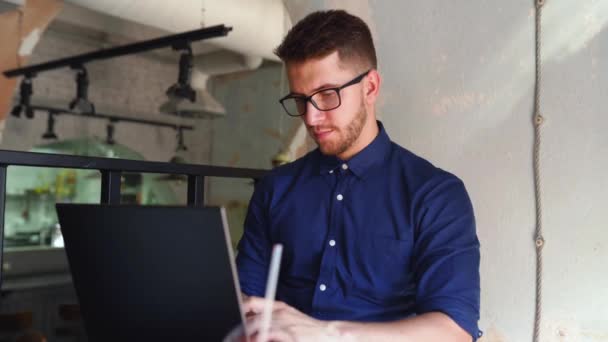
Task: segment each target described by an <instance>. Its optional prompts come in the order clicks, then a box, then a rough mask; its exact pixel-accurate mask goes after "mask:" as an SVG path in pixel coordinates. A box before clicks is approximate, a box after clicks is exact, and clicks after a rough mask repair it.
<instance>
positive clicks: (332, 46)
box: [274, 10, 378, 69]
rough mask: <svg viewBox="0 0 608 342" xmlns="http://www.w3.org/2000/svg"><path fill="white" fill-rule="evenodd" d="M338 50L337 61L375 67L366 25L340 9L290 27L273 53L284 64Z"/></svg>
mask: <svg viewBox="0 0 608 342" xmlns="http://www.w3.org/2000/svg"><path fill="white" fill-rule="evenodd" d="M334 51H338V56H339V57H340V60H341V61H345V62H354V63H356V64H362V65H363V66H364V67H366V68H374V69H375V68H377V67H378V65H377V64H378V62H377V60H376V49H375V48H374V41H373V39H372V34H371V32H370V29H369V27H368V26H367V24H366V23H365V22H364V21H363V20H361V18H359V17H356V16H354V15H352V14H349V13H347V12H346V11H343V10H328V11H317V12H313V13H311V14H309V15H307V16H306V17H305V18H304V19H302V20H300V21H299V22H298V23H297V24H296V25H295V26H293V27H292V28H291V29H290V30H289V32H288V33H287V35H286V36H285V38H284V39H283V42H282V43H281V45H279V46H278V47H277V48H276V49H275V51H274V53H275V54H276V55H277V56H278V57H279V58H280V59H281V60H282V61H283V62H285V63H289V62H303V61H306V60H308V59H311V58H322V57H325V56H328V55H330V54H331V53H333V52H334Z"/></svg>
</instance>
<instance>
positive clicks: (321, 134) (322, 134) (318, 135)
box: [313, 129, 334, 141]
mask: <svg viewBox="0 0 608 342" xmlns="http://www.w3.org/2000/svg"><path fill="white" fill-rule="evenodd" d="M333 131H334V130H333V129H318V130H314V131H313V135H314V137H315V140H317V141H319V140H323V139H326V138H327V137H328V136H329V135H330V134H331V133H332V132H333Z"/></svg>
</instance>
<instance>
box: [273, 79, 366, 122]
mask: <svg viewBox="0 0 608 342" xmlns="http://www.w3.org/2000/svg"><path fill="white" fill-rule="evenodd" d="M370 71H371V69H370V70H367V71H366V72H364V73H362V74H361V75H359V76H357V77H355V78H353V79H352V80H350V81H349V82H347V83H345V84H344V85H342V86H340V87H336V88H325V89H321V90H319V91H316V92H314V93H313V94H311V95H310V96H303V95H294V94H289V95H287V96H285V97H284V98H282V99H280V100H279V102H280V103H281V105H282V106H283V108H284V109H285V111H286V112H287V114H288V115H289V116H302V115H304V114H306V103H307V102H308V101H310V103H312V105H313V106H315V108H317V109H318V110H320V111H324V112H326V111H329V110H332V109H336V108H338V107H340V104H342V99H341V98H340V90H342V89H344V88H346V87H349V86H351V85H353V84H357V83H359V82H361V80H362V79H363V78H364V77H365V76H367V74H368V73H369V72H370Z"/></svg>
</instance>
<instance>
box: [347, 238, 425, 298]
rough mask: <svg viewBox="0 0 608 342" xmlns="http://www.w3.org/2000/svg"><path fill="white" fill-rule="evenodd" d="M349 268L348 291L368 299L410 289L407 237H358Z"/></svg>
mask: <svg viewBox="0 0 608 342" xmlns="http://www.w3.org/2000/svg"><path fill="white" fill-rule="evenodd" d="M357 246H358V248H357V249H358V250H357V251H356V252H355V258H354V265H353V266H354V268H353V269H351V276H352V281H351V292H352V293H353V294H355V295H358V296H364V297H368V298H369V299H377V300H383V299H390V298H395V297H399V296H401V295H404V294H406V293H408V292H410V291H411V286H412V284H411V283H412V282H411V274H410V273H411V272H410V258H411V252H412V248H413V245H412V241H411V240H398V239H394V238H391V237H384V236H375V235H372V236H368V237H365V238H361V239H359V241H358V243H357Z"/></svg>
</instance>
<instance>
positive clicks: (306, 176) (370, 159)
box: [237, 122, 480, 339]
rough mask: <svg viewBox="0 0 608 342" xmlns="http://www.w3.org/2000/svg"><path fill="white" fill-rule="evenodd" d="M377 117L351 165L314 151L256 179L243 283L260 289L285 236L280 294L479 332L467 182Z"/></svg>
mask: <svg viewBox="0 0 608 342" xmlns="http://www.w3.org/2000/svg"><path fill="white" fill-rule="evenodd" d="M378 125H379V127H380V132H379V134H378V136H377V137H376V138H375V139H374V140H373V142H372V143H371V144H370V145H368V146H367V147H366V148H364V149H363V150H362V151H361V152H359V153H358V154H356V155H355V156H354V157H352V158H351V159H350V160H348V161H341V160H339V159H338V158H336V157H332V156H325V155H323V154H322V153H321V152H320V151H319V150H318V149H317V150H314V151H312V152H310V153H309V154H307V155H306V156H304V157H302V158H300V159H298V160H296V161H294V162H292V163H290V164H286V165H283V166H281V167H278V168H275V169H274V170H272V171H271V172H270V173H269V174H268V175H267V176H266V177H264V178H263V179H262V180H260V181H259V182H258V183H257V184H256V186H255V190H254V193H253V196H252V198H251V201H250V204H249V211H248V214H247V217H246V219H245V231H244V234H243V237H242V239H241V241H240V242H239V246H238V255H237V267H238V273H239V279H240V286H241V291H242V292H243V293H245V294H247V295H255V296H264V291H265V286H266V277H267V274H268V273H267V272H268V266H269V264H270V255H271V249H272V245H273V244H275V243H281V244H283V246H284V247H283V259H282V261H281V271H280V276H279V283H278V285H277V299H278V300H281V301H284V302H286V303H287V304H289V305H291V306H293V307H295V308H297V309H299V310H300V311H302V312H304V313H306V314H308V315H310V316H312V317H316V318H318V319H323V320H350V321H390V320H397V319H402V318H405V317H408V316H411V315H415V314H422V313H426V312H432V311H439V312H443V313H445V314H447V315H448V316H449V317H451V318H452V319H453V320H454V321H455V322H456V323H457V324H458V325H460V326H461V327H462V328H463V329H465V330H466V331H467V332H469V333H470V334H471V336H473V339H476V338H477V337H478V334H480V332H479V331H478V328H477V321H478V319H479V290H480V289H479V241H478V239H477V235H476V232H475V218H474V215H473V207H472V205H471V201H470V199H469V196H468V194H467V192H466V190H465V187H464V184H463V183H462V181H460V180H459V179H458V178H457V177H456V176H454V175H452V174H450V173H448V172H446V171H443V170H441V169H439V168H437V167H435V166H433V165H432V164H431V163H429V162H428V161H426V160H424V159H422V158H420V157H418V156H416V155H414V154H413V153H411V152H409V151H407V150H406V149H404V148H402V147H400V146H399V145H397V144H395V143H393V142H391V141H390V139H389V137H388V135H387V134H386V132H385V130H384V128H383V127H382V124H381V123H380V122H378Z"/></svg>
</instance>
